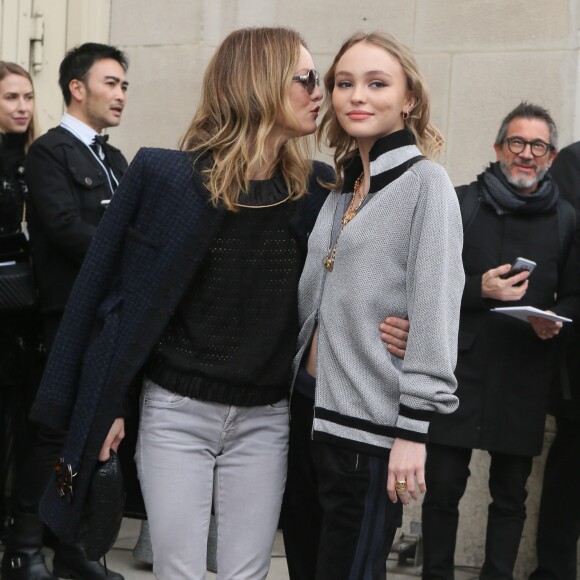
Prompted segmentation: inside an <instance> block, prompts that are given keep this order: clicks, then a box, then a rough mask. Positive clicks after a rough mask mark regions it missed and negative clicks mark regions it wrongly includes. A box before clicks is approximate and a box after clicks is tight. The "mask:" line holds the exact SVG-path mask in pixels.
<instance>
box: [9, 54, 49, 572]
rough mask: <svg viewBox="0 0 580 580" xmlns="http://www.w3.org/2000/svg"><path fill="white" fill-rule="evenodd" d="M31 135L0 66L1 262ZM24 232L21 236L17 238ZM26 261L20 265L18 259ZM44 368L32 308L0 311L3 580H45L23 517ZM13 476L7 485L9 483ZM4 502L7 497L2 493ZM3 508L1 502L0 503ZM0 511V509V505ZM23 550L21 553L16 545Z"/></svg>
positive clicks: (17, 69) (23, 80) (21, 101)
mask: <svg viewBox="0 0 580 580" xmlns="http://www.w3.org/2000/svg"><path fill="white" fill-rule="evenodd" d="M36 136H37V125H36V115H35V95H34V87H33V83H32V78H31V76H30V74H29V73H28V71H26V70H25V69H23V68H22V67H21V66H20V65H18V64H16V63H13V62H7V61H0V262H8V263H9V262H11V261H12V260H15V259H18V258H17V256H19V255H20V259H22V257H23V254H27V253H28V242H27V239H26V236H25V230H26V227H25V226H24V225H23V222H26V197H27V195H26V194H27V189H26V184H25V182H24V162H25V158H26V154H27V152H28V147H29V146H30V144H31V143H32V141H34V139H35V138H36ZM23 230H24V231H23ZM25 259H27V258H26V257H25ZM43 366H44V345H43V344H42V324H41V319H40V313H39V311H38V310H37V309H36V308H24V309H23V308H14V309H4V310H2V312H0V409H1V415H0V433H2V442H1V443H0V490H1V491H2V498H5V497H6V493H7V492H11V496H12V497H11V502H10V503H11V506H10V507H11V509H10V511H9V513H6V512H4V509H3V510H2V514H1V517H2V522H6V521H7V520H9V519H10V520H11V521H12V524H11V525H10V526H9V527H8V529H7V530H2V532H3V533H4V532H5V533H6V545H7V547H6V551H5V552H4V555H3V558H2V567H1V570H2V571H1V573H2V578H6V579H7V580H11V579H12V578H14V577H15V574H17V573H18V572H19V571H18V572H15V571H14V567H13V564H14V563H15V562H19V564H20V567H21V569H23V570H25V573H26V574H38V576H35V577H38V578H53V577H52V576H49V573H48V570H47V569H46V566H45V564H44V557H43V556H42V554H41V552H40V548H41V546H42V525H41V524H40V522H38V524H37V525H35V524H36V522H35V519H34V517H33V516H29V515H28V514H27V513H25V512H26V509H27V507H28V506H27V505H25V503H24V502H23V501H22V498H23V497H26V496H27V495H29V494H30V493H31V490H34V489H35V486H36V482H35V481H33V479H34V478H31V477H30V473H31V471H32V465H33V464H34V449H33V439H34V429H33V427H32V426H31V425H30V424H29V422H28V414H29V412H30V406H31V405H32V401H33V399H34V393H35V391H36V388H37V386H38V383H39V381H40V377H41V374H42V369H43ZM10 474H12V479H11V478H10ZM9 495H10V494H9ZM4 503H6V502H4ZM3 507H4V506H3ZM23 544H24V545H25V546H26V549H25V550H24V551H22V550H20V548H21V547H22V545H23Z"/></svg>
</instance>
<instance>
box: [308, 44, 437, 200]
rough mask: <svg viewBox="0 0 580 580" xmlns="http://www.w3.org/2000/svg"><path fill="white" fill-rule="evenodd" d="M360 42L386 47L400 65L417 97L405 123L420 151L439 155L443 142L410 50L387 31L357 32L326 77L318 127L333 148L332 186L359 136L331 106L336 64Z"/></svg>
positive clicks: (337, 186)
mask: <svg viewBox="0 0 580 580" xmlns="http://www.w3.org/2000/svg"><path fill="white" fill-rule="evenodd" d="M359 42H365V43H367V44H373V45H375V46H378V47H380V48H384V49H385V50H386V51H387V52H388V53H389V54H391V55H392V56H394V57H395V58H396V59H397V60H398V61H399V63H400V64H401V66H402V68H403V72H404V73H405V77H406V78H407V89H408V90H409V91H410V92H412V93H413V94H414V96H415V103H414V105H413V106H412V107H411V109H410V110H409V116H408V117H407V119H405V125H406V127H407V128H408V129H410V130H411V131H412V132H413V134H414V135H415V139H416V140H417V146H418V147H419V149H420V150H421V152H422V153H423V154H424V155H425V156H426V157H429V158H433V157H436V156H437V154H438V153H439V152H440V151H441V149H442V148H443V144H444V140H443V135H442V134H441V133H440V132H439V131H438V130H437V129H436V128H435V127H434V126H433V125H432V124H431V123H430V122H429V116H430V104H429V92H428V90H427V84H426V82H425V79H424V77H423V75H422V73H421V72H420V70H419V66H418V65H417V61H416V60H415V57H414V56H413V54H412V53H411V51H410V49H409V48H407V47H406V46H405V45H403V44H401V43H400V42H399V41H398V40H397V39H396V38H395V37H394V36H392V35H390V34H388V33H386V32H372V33H370V34H365V33H363V32H357V33H356V34H353V35H352V36H351V37H350V38H349V39H348V40H346V42H345V43H344V44H343V45H342V46H341V47H340V50H339V51H338V54H337V55H336V56H335V58H334V61H333V63H332V65H331V67H330V69H329V70H328V72H327V73H326V75H325V76H324V86H325V88H326V100H325V103H324V107H325V109H326V111H325V113H324V116H323V118H322V121H321V123H320V126H319V127H318V133H317V141H318V143H319V145H320V143H322V141H323V140H324V141H326V143H327V144H328V145H329V146H330V147H332V148H334V162H335V165H336V172H337V175H338V180H337V182H336V184H333V185H332V188H333V189H340V188H341V187H342V185H343V173H344V172H343V170H344V167H345V165H347V164H348V162H349V161H350V160H351V159H352V158H353V157H355V156H356V155H357V152H358V149H357V143H356V139H355V138H354V137H351V136H350V135H349V134H348V133H347V132H346V131H345V130H344V129H343V128H342V127H341V125H340V123H339V122H338V119H337V117H336V114H335V112H334V109H333V107H332V92H333V90H334V80H335V74H336V66H337V64H338V61H339V60H340V59H341V58H342V56H343V54H344V53H345V52H346V51H347V50H348V49H349V48H351V47H352V46H354V45H355V44H358V43H359Z"/></svg>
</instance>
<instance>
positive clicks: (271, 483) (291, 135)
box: [34, 28, 378, 580]
mask: <svg viewBox="0 0 580 580" xmlns="http://www.w3.org/2000/svg"><path fill="white" fill-rule="evenodd" d="M321 98H322V92H321V89H320V87H319V79H318V73H317V72H316V71H315V70H314V64H313V62H312V57H311V55H310V53H309V52H308V50H307V49H306V47H305V44H304V42H303V41H302V39H301V38H300V36H299V35H298V34H297V33H296V32H294V31H291V30H288V29H284V28H255V29H244V30H238V31H236V32H233V33H232V34H230V35H229V36H228V37H227V38H226V39H225V40H224V41H223V43H222V44H221V46H220V47H219V48H218V49H217V52H216V53H215V55H214V57H213V58H212V60H211V62H210V63H209V66H208V68H207V70H206V73H205V76H204V80H203V86H202V94H201V102H200V104H199V108H198V110H197V112H196V113H195V116H194V118H193V121H192V122H191V125H190V127H189V129H188V130H187V132H186V135H185V137H184V138H183V140H182V143H181V151H168V150H160V149H143V150H141V151H140V152H139V153H138V154H137V156H136V157H135V159H134V161H133V163H132V164H131V166H130V167H129V169H128V171H127V173H126V174H125V177H124V178H123V180H122V182H121V184H120V186H119V188H118V189H117V191H116V193H115V196H114V197H113V200H112V202H111V204H110V206H109V207H108V208H107V211H106V212H105V216H104V218H103V220H102V222H101V224H100V227H99V230H98V232H97V234H96V237H95V239H94V241H93V243H92V246H91V249H90V251H89V253H88V255H87V257H86V258H85V261H84V263H83V267H82V270H81V272H80V274H79V277H78V279H77V283H76V286H75V288H74V290H73V293H72V295H71V298H70V300H69V303H68V306H67V309H66V312H65V314H64V318H63V321H62V323H61V326H60V330H59V334H58V337H57V339H56V341H55V344H54V346H53V349H52V352H51V356H50V359H49V362H48V366H47V370H46V373H45V376H44V380H43V383H42V385H41V388H40V393H39V396H38V399H37V401H36V404H35V407H34V417H35V418H36V419H37V420H39V421H42V422H44V423H46V424H48V425H50V426H52V427H54V428H57V429H68V432H69V436H68V439H67V444H66V446H65V448H64V450H63V452H62V458H63V459H62V461H61V472H60V478H56V479H55V482H53V483H51V485H50V486H49V487H48V488H47V491H46V493H45V496H44V498H43V502H42V505H41V515H42V516H43V518H44V519H45V520H46V521H47V523H48V524H49V525H50V527H51V528H52V529H53V530H54V531H55V532H56V533H57V534H58V535H59V536H60V537H61V538H62V539H68V540H69V541H70V540H71V539H72V540H74V539H75V537H76V533H77V531H78V523H79V515H80V508H81V507H82V504H83V498H84V495H85V493H86V488H87V482H88V480H89V479H90V475H91V472H92V470H93V468H94V466H95V464H96V462H97V460H98V459H99V458H100V459H101V460H105V459H106V458H107V457H108V456H109V450H110V449H116V448H117V447H118V445H119V443H120V441H121V439H122V437H123V430H124V421H123V418H122V417H123V416H124V414H125V399H126V393H127V391H128V387H129V385H130V384H131V383H134V382H138V383H139V384H142V390H141V411H140V431H139V438H138V443H137V457H136V459H137V466H138V473H139V479H140V483H141V488H142V491H143V495H144V499H145V507H146V510H147V515H148V518H149V524H150V530H151V539H152V546H153V553H154V572H155V574H156V576H157V577H158V578H160V579H162V580H178V579H187V580H196V579H202V578H205V564H206V545H207V536H208V527H209V521H210V513H211V507H212V502H213V505H214V510H215V514H216V519H217V526H218V530H219V536H218V547H217V566H218V578H224V579H231V578H236V579H238V580H241V579H247V580H256V579H260V578H265V577H266V575H267V572H268V568H269V564H270V551H271V547H272V544H273V540H274V535H275V531H276V527H277V523H278V517H279V511H280V503H281V498H282V493H283V489H284V483H285V479H286V456H287V446H288V429H289V426H288V423H289V418H288V385H289V380H290V366H291V361H292V358H293V356H294V354H295V347H296V337H297V333H298V324H297V287H298V280H299V276H300V272H301V269H302V265H303V261H304V258H305V254H306V240H307V236H308V234H309V232H310V230H311V229H312V227H313V224H314V220H315V218H316V215H317V213H318V210H319V209H320V207H321V205H322V203H323V202H324V199H325V198H326V195H327V193H328V191H327V190H325V189H324V188H323V187H322V186H320V185H319V183H318V179H322V180H330V179H332V177H333V172H332V170H331V169H330V168H329V167H328V166H324V165H323V164H321V163H316V162H315V163H313V162H312V161H309V160H308V157H307V156H306V154H305V153H303V152H301V148H302V147H303V143H301V140H300V139H299V138H300V137H301V136H305V135H308V134H310V133H313V132H314V131H315V129H316V118H317V116H318V110H319V104H318V102H319V101H320V99H321ZM307 192H308V193H307ZM376 334H378V330H377V329H375V335H376ZM141 375H144V378H143V380H140V377H141ZM63 474H64V476H63ZM67 474H68V475H67ZM72 474H76V475H74V476H72ZM67 477H68V480H67ZM63 483H64V485H63ZM58 484H60V488H59V487H58ZM71 488H72V494H71V491H70V489H71ZM59 491H60V494H59ZM61 496H62V497H61ZM69 500H70V501H69Z"/></svg>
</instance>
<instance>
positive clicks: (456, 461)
mask: <svg viewBox="0 0 580 580" xmlns="http://www.w3.org/2000/svg"><path fill="white" fill-rule="evenodd" d="M471 453H472V450H471V449H465V448H461V447H449V446H446V445H435V444H429V445H428V446H427V463H426V467H425V478H426V483H427V493H426V495H425V500H424V501H423V508H422V514H423V515H422V522H423V524H422V525H423V541H424V554H423V578H424V579H428V580H435V579H438V580H439V579H445V580H453V578H454V572H453V566H454V555H455V544H456V538H457V526H458V521H459V501H460V500H461V498H462V497H463V494H464V492H465V487H466V485H467V479H468V478H469V475H470V472H469V461H470V459H471ZM490 455H491V464H490V470H489V491H490V494H491V498H492V501H491V504H490V505H489V508H488V516H487V533H486V539H485V560H484V564H483V567H482V569H481V575H480V578H482V579H484V578H485V579H491V578H493V579H498V580H499V579H502V580H507V579H511V578H513V569H514V565H515V561H516V558H517V555H518V548H519V544H520V539H521V537H522V530H523V527H524V522H525V520H526V503H525V502H526V497H527V491H526V481H527V479H528V476H529V475H530V472H531V469H532V458H531V457H525V456H519V455H506V454H503V453H495V452H490Z"/></svg>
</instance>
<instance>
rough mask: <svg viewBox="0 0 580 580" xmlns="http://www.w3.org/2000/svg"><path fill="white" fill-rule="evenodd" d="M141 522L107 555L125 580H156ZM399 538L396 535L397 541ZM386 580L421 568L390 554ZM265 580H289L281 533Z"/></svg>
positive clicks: (210, 577)
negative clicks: (141, 549) (144, 553)
mask: <svg viewBox="0 0 580 580" xmlns="http://www.w3.org/2000/svg"><path fill="white" fill-rule="evenodd" d="M140 526H141V522H140V521H139V520H132V519H127V518H126V519H124V520H123V525H122V526H121V532H120V533H119V538H118V540H117V542H116V543H115V546H114V547H113V549H112V550H111V551H110V552H109V554H108V555H107V565H108V566H109V568H110V569H111V570H115V571H116V572H119V573H121V574H123V576H124V577H125V580H155V576H154V574H153V572H152V569H151V566H150V565H148V564H145V563H143V562H140V561H138V560H136V559H135V558H134V557H133V548H134V547H135V544H136V543H137V538H138V537H139V530H140ZM398 536H399V534H397V537H398ZM51 555H52V553H51V551H50V550H48V549H47V550H46V557H47V562H48V565H49V568H50V569H52V563H51ZM387 569H388V574H387V575H388V579H389V580H411V579H416V578H420V577H421V568H420V567H412V566H405V567H400V566H398V565H397V555H396V554H394V553H391V555H390V557H389V560H388V562H387ZM478 577H479V570H477V569H471V570H462V569H457V568H456V570H455V579H456V580H475V579H477V578H478ZM216 578H217V576H216V575H215V574H213V573H212V572H208V573H207V580H214V579H216ZM267 580H288V568H287V566H286V557H285V554H284V545H283V543H282V537H281V534H280V532H278V534H277V536H276V541H275V543H274V547H273V549H272V563H271V566H270V572H269V574H268V577H267Z"/></svg>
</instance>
